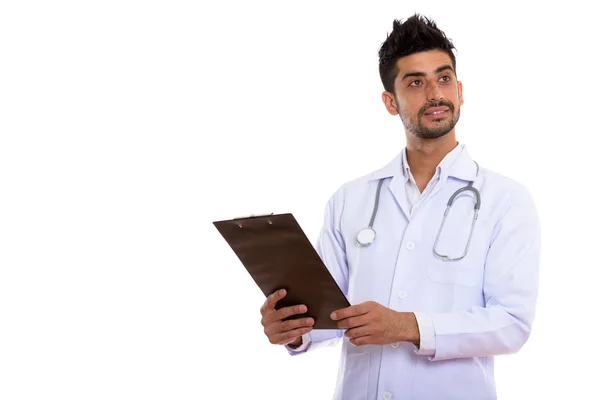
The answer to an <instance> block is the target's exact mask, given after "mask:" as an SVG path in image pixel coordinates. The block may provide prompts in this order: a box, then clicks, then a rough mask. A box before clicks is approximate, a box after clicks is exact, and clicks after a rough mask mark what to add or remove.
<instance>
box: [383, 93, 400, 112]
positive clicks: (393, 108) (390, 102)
mask: <svg viewBox="0 0 600 400" xmlns="http://www.w3.org/2000/svg"><path fill="white" fill-rule="evenodd" d="M381 100H382V101H383V104H384V105H385V109H386V110H387V111H388V112H389V113H390V114H391V115H398V105H397V104H396V100H394V95H393V94H392V93H390V92H387V91H385V92H383V93H381Z"/></svg>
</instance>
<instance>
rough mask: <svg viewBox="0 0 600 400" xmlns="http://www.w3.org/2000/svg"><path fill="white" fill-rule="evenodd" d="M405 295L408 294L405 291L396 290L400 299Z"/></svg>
mask: <svg viewBox="0 0 600 400" xmlns="http://www.w3.org/2000/svg"><path fill="white" fill-rule="evenodd" d="M406 296H408V293H406V292H405V291H404V290H401V291H399V292H398V297H400V298H401V299H403V298H405V297H406Z"/></svg>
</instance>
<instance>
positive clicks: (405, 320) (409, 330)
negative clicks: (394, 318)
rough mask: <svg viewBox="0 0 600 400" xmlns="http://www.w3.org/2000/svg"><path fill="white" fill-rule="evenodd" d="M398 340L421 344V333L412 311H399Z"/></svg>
mask: <svg viewBox="0 0 600 400" xmlns="http://www.w3.org/2000/svg"><path fill="white" fill-rule="evenodd" d="M399 314H400V317H401V318H400V321H401V322H400V334H399V341H402V342H410V343H413V344H414V345H416V346H417V347H419V345H420V344H421V333H420V331H419V324H418V322H417V317H416V316H415V314H414V313H412V312H401V313H399Z"/></svg>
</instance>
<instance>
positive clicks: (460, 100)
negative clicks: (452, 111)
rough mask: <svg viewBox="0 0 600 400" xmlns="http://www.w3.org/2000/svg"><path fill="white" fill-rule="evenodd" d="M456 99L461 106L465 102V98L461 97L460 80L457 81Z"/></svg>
mask: <svg viewBox="0 0 600 400" xmlns="http://www.w3.org/2000/svg"><path fill="white" fill-rule="evenodd" d="M458 101H459V102H460V105H461V106H462V105H463V104H464V102H465V99H464V98H463V88H462V82H460V81H459V82H458Z"/></svg>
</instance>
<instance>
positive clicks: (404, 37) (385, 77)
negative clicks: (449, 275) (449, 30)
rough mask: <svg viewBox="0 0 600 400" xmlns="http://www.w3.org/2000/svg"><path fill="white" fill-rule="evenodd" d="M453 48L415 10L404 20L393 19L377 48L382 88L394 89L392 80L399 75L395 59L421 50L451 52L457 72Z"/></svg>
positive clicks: (433, 26)
mask: <svg viewBox="0 0 600 400" xmlns="http://www.w3.org/2000/svg"><path fill="white" fill-rule="evenodd" d="M452 49H454V45H453V44H452V41H451V40H450V39H448V38H447V37H446V35H445V34H444V32H442V31H441V30H439V29H438V27H437V26H436V24H435V22H433V21H432V20H430V19H428V18H427V17H423V16H421V15H419V14H415V15H413V16H412V17H410V18H408V19H407V20H406V21H405V22H404V23H402V22H401V21H398V20H397V19H396V20H394V24H393V30H392V33H391V34H389V35H388V37H387V39H386V40H385V42H383V44H382V45H381V48H380V49H379V76H380V77H381V82H382V83H383V87H384V89H385V90H386V91H388V92H392V93H395V92H394V80H395V79H396V75H398V67H397V66H396V62H397V61H398V59H399V58H402V57H406V56H409V55H411V54H414V53H418V52H421V51H427V50H442V51H445V52H446V53H447V54H448V55H449V56H450V59H451V60H452V68H454V73H456V59H455V58H454V53H453V52H452Z"/></svg>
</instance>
